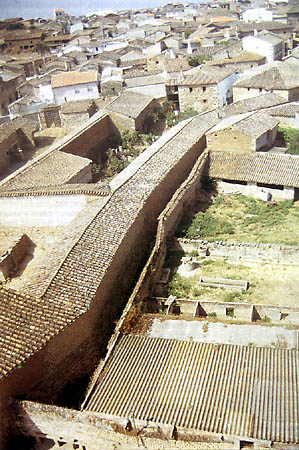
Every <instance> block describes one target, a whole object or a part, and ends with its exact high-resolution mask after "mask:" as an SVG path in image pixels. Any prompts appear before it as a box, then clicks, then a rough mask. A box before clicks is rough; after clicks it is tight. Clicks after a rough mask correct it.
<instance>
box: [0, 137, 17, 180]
mask: <svg viewBox="0 0 299 450" xmlns="http://www.w3.org/2000/svg"><path fill="white" fill-rule="evenodd" d="M17 147H19V136H18V133H17V131H14V132H13V133H11V135H10V136H8V137H7V138H6V139H3V141H2V142H0V172H2V171H3V170H5V169H6V167H9V165H10V161H11V157H10V156H9V155H10V151H11V150H12V149H13V148H17Z"/></svg>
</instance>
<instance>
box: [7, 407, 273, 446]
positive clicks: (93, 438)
mask: <svg viewBox="0 0 299 450" xmlns="http://www.w3.org/2000/svg"><path fill="white" fill-rule="evenodd" d="M14 410H15V417H16V421H17V423H18V426H19V428H20V429H21V430H22V431H23V433H24V434H25V435H28V436H34V437H36V438H40V439H53V440H54V441H55V442H56V443H57V445H58V446H62V445H63V444H64V443H68V444H71V443H73V445H76V447H75V446H74V448H87V449H88V448H89V446H90V447H91V448H95V442H96V443H97V445H98V446H99V448H106V449H113V448H116V445H117V448H118V449H122V448H124V449H128V448H138V447H143V445H142V443H143V442H142V438H156V439H162V440H165V441H169V440H185V441H190V440H191V441H193V442H194V441H195V442H214V443H217V448H219V449H221V448H227V445H224V444H223V443H224V442H226V443H230V444H231V448H232V449H239V448H240V443H239V439H236V438H235V437H232V436H229V435H223V434H220V433H209V432H205V431H200V430H193V429H187V428H183V427H174V426H173V425H167V424H163V423H158V422H151V421H145V420H137V419H133V418H132V417H130V418H123V419H122V418H118V417H115V416H108V415H104V414H99V413H92V412H86V411H84V412H79V411H76V410H72V409H67V408H61V407H58V406H53V405H42V404H40V403H34V402H28V401H15V402H14ZM128 422H129V425H128ZM135 430H136V431H135ZM137 433H138V436H136V434H137ZM121 435H123V437H122V436H121ZM248 441H250V442H255V443H256V444H257V443H258V444H259V445H264V446H265V447H269V446H270V442H268V441H256V440H254V439H248ZM130 445H131V447H130ZM170 445H171V444H170ZM171 448H172V445H171ZM255 448H260V447H258V446H256V447H255Z"/></svg>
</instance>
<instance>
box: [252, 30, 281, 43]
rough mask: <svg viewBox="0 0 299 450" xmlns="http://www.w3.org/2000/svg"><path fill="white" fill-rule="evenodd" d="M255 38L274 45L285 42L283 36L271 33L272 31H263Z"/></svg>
mask: <svg viewBox="0 0 299 450" xmlns="http://www.w3.org/2000/svg"><path fill="white" fill-rule="evenodd" d="M254 37H255V38H257V39H261V40H262V41H264V42H267V43H268V44H272V45H277V44H280V43H281V42H283V41H284V40H285V39H283V38H282V37H281V36H278V35H277V34H274V33H271V31H267V30H263V31H261V32H260V33H258V34H257V36H254ZM245 39H246V38H245Z"/></svg>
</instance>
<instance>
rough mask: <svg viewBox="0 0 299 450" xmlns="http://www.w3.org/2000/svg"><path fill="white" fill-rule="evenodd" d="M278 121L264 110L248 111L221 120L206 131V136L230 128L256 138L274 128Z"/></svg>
mask: <svg viewBox="0 0 299 450" xmlns="http://www.w3.org/2000/svg"><path fill="white" fill-rule="evenodd" d="M278 123H279V121H278V120H277V119H274V118H273V117H271V116H269V115H268V114H266V113H264V112H248V113H244V114H239V115H237V116H230V117H227V118H226V119H223V120H221V121H220V122H219V123H218V124H217V125H215V126H214V127H213V128H212V129H211V130H210V131H209V132H208V133H207V136H208V135H209V134H212V133H216V132H218V131H222V130H225V129H231V130H238V131H241V132H242V133H245V134H247V135H249V136H251V137H253V138H258V137H259V136H261V135H262V134H264V133H266V132H267V131H268V130H271V129H272V128H274V127H275V126H276V125H278Z"/></svg>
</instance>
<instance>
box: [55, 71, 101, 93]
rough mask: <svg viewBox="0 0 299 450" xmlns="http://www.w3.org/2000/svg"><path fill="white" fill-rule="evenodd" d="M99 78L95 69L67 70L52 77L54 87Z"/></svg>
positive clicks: (87, 81) (82, 82)
mask: <svg viewBox="0 0 299 450" xmlns="http://www.w3.org/2000/svg"><path fill="white" fill-rule="evenodd" d="M97 80H98V74H97V72H96V71H95V70H92V71H89V72H76V71H74V72H65V73H61V74H59V75H53V77H52V89H54V88H57V87H64V86H74V85H76V84H84V83H92V82H96V81H97Z"/></svg>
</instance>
